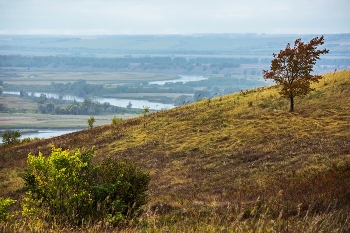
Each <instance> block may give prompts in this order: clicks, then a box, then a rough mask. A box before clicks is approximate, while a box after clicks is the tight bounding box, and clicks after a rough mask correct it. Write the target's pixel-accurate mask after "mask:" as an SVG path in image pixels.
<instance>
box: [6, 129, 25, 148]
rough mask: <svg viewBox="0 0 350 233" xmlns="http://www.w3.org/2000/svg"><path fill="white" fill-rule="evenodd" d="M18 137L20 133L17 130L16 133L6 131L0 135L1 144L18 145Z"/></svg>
mask: <svg viewBox="0 0 350 233" xmlns="http://www.w3.org/2000/svg"><path fill="white" fill-rule="evenodd" d="M20 137H21V133H20V132H19V131H18V130H16V131H10V130H7V131H5V132H4V133H3V134H2V142H3V143H4V145H9V144H18V143H20V141H21V140H20Z"/></svg>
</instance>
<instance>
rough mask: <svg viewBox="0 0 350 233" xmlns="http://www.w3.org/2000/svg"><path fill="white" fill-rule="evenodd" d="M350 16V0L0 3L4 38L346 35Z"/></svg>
mask: <svg viewBox="0 0 350 233" xmlns="http://www.w3.org/2000/svg"><path fill="white" fill-rule="evenodd" d="M349 12H350V4H349V0H308V1H304V0H284V1H280V0H266V1H260V0H245V1H238V0H237V1H232V0H220V1H214V0H205V1H200V0H178V1H172V0H148V1H141V0H129V1H120V0H74V1H71V0H59V1H58V0H0V34H5V35H86V36H96V35H159V34H164V35H178V34H180V35H192V34H203V33H213V34H226V33H251V32H255V33H258V34H261V33H265V34H272V35H273V34H291V35H295V34H301V35H305V34H309V35H310V34H311V35H322V34H343V33H347V32H350V14H349Z"/></svg>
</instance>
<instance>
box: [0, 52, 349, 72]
mask: <svg viewBox="0 0 350 233" xmlns="http://www.w3.org/2000/svg"><path fill="white" fill-rule="evenodd" d="M270 62H271V59H270V58H261V59H259V58H257V57H255V58H247V57H239V58H236V57H196V58H189V59H187V58H185V57H170V56H154V57H151V56H143V57H132V56H130V55H129V56H128V55H127V56H125V57H117V58H96V57H74V56H20V55H0V67H28V68H32V67H47V66H52V67H62V66H63V67H67V68H73V67H92V68H105V69H121V68H122V69H126V68H130V66H132V65H133V66H139V67H141V68H143V69H160V70H162V69H170V68H177V67H181V68H187V69H191V68H193V67H194V66H200V65H202V64H205V65H209V66H210V67H211V68H214V67H215V68H218V69H223V68H238V67H240V64H258V63H262V64H269V63H270ZM189 65H190V67H188V66H189ZM318 65H350V58H339V59H330V58H328V59H327V58H325V59H322V60H320V61H319V62H318ZM191 66H192V67H191Z"/></svg>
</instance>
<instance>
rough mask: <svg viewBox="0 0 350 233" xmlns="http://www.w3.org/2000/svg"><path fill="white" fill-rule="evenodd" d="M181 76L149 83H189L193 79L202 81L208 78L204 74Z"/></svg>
mask: <svg viewBox="0 0 350 233" xmlns="http://www.w3.org/2000/svg"><path fill="white" fill-rule="evenodd" d="M179 77H180V78H178V79H172V80H165V81H154V82H149V84H158V85H164V84H165V83H175V82H183V83H187V82H191V81H201V80H205V79H207V78H204V77H203V76H202V75H179Z"/></svg>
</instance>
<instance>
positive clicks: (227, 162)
mask: <svg viewBox="0 0 350 233" xmlns="http://www.w3.org/2000/svg"><path fill="white" fill-rule="evenodd" d="M314 87H315V88H316V91H313V92H312V93H311V94H309V95H308V96H306V97H303V98H297V99H296V101H295V104H296V105H295V112H294V113H289V112H288V107H289V106H288V104H289V103H288V100H285V99H282V98H280V97H279V94H278V87H277V86H269V87H264V88H258V89H253V90H249V91H245V92H240V93H236V94H233V95H228V96H222V97H217V98H214V99H211V100H207V99H205V100H201V101H199V102H197V103H195V104H191V105H187V106H182V107H178V108H174V109H171V110H167V111H161V112H157V113H153V114H150V115H147V116H145V117H138V118H134V119H129V120H125V121H123V123H121V124H120V125H118V126H117V127H114V128H113V127H112V126H111V125H105V126H101V127H96V128H93V129H91V130H83V131H80V132H75V133H71V134H67V135H64V136H60V137H55V138H52V139H47V140H42V141H39V142H35V143H31V144H24V145H20V146H15V147H8V148H6V147H1V148H0V154H1V156H0V164H1V168H0V169H1V170H0V171H1V174H0V176H1V177H0V180H1V183H0V196H7V195H11V196H13V197H18V195H19V194H18V192H14V191H15V190H16V189H18V188H20V187H21V186H22V185H23V181H21V178H19V174H20V172H21V171H22V170H23V169H24V168H25V166H26V157H27V155H28V153H32V154H37V153H38V151H41V152H43V153H46V154H49V152H50V148H51V147H50V145H51V144H54V145H55V146H56V147H62V148H71V149H73V148H91V147H92V146H95V147H96V148H97V152H96V157H95V158H94V159H95V160H96V161H100V160H103V159H104V158H107V157H109V156H111V157H116V158H120V159H123V160H134V161H135V162H136V163H137V164H138V165H139V166H141V167H142V168H144V170H146V171H149V172H150V174H151V183H150V189H149V194H150V201H149V205H148V206H146V212H145V214H144V215H143V216H142V219H141V221H140V222H139V223H138V224H136V225H135V226H132V227H129V228H127V230H125V231H141V230H146V231H151V230H153V231H155V232H157V231H171V232H175V231H195V232H196V231H197V232H203V231H204V232H216V231H222V230H225V229H228V230H234V231H236V232H249V231H250V232H257V231H262V232H275V231H278V232H281V231H284V232H304V231H309V232H318V231H322V230H324V231H326V232H328V231H334V232H346V231H350V227H349V225H350V224H348V223H349V221H350V217H349V216H350V201H349V200H350V71H341V72H336V73H330V74H326V75H325V77H324V79H322V80H321V81H320V83H318V84H316V85H315V86H314Z"/></svg>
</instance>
